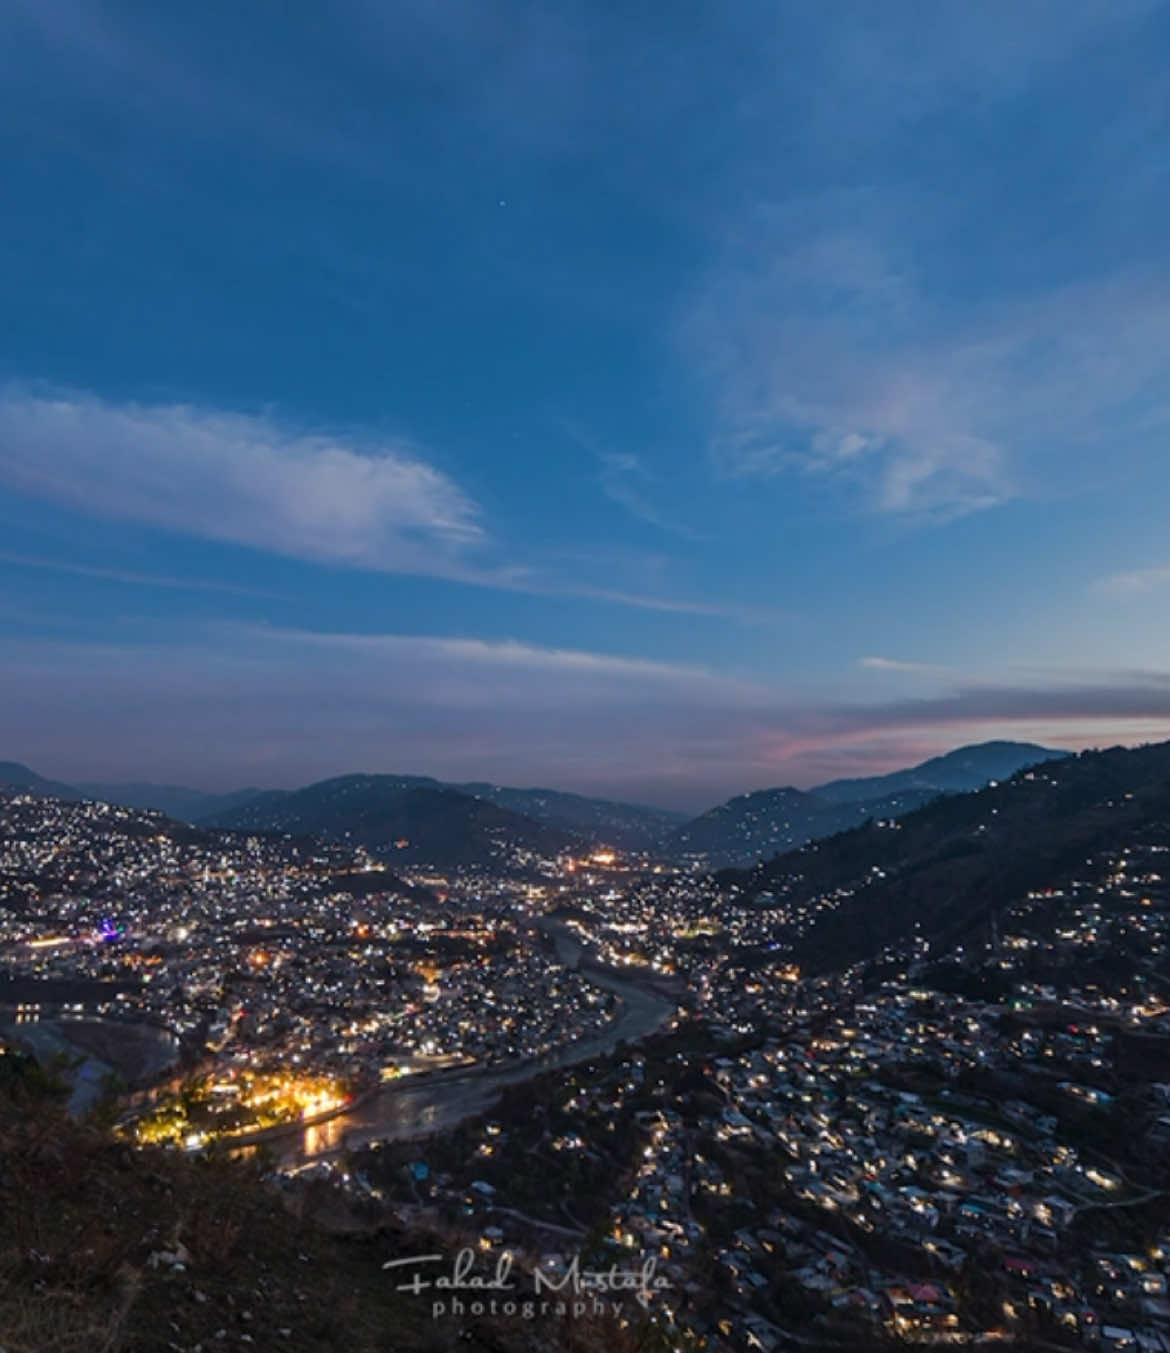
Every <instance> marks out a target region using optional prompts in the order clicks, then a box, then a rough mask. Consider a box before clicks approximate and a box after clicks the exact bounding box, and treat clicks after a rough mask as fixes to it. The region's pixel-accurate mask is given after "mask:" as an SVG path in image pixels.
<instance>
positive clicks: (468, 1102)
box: [271, 918, 676, 1168]
mask: <svg viewBox="0 0 1170 1353" xmlns="http://www.w3.org/2000/svg"><path fill="white" fill-rule="evenodd" d="M537 924H538V926H539V928H540V929H542V930H545V931H546V932H547V933H549V934H550V935H551V936H552V938H553V940H554V942H555V944H556V947H557V956H558V958H559V959H560V961H561V963H562V964H564V965H565V966H566V967H573V966H575V965H576V963H577V962H578V960H579V959H580V958H581V957H582V950H581V945H580V944H579V943H578V942H577V940H576V939H574V938H573V936H572V934H571V933H570V932H569V931H568V930H567V929H566V928H565V926H564V925H563V924H562V923H561V922H559V921H553V920H550V919H548V918H541V919H540V920H539V921H538V922H537ZM582 975H583V976H584V977H585V978H586V979H587V980H588V981H589V982H591V983H593V984H594V985H595V986H599V987H604V988H605V989H606V990H607V991H612V992H613V993H614V994H615V995H616V996H618V997H619V999H620V1000H621V1002H622V1004H621V1010H620V1013H619V1015H618V1017H617V1019H616V1020H615V1021H614V1022H613V1024H611V1025H610V1026H609V1028H607V1029H606V1030H605V1031H604V1032H603V1033H600V1034H594V1035H591V1036H588V1037H585V1038H579V1039H577V1040H575V1041H574V1042H572V1043H568V1044H566V1045H565V1046H564V1047H563V1048H560V1049H558V1050H557V1051H556V1052H553V1053H549V1054H548V1055H546V1056H544V1057H537V1058H532V1059H530V1060H528V1061H526V1062H522V1063H520V1064H518V1065H512V1066H504V1067H498V1068H495V1069H483V1070H479V1069H476V1068H469V1069H465V1070H458V1071H452V1072H434V1073H432V1074H430V1075H427V1076H425V1077H420V1078H419V1079H418V1081H417V1082H415V1083H413V1084H412V1083H411V1082H410V1080H409V1079H408V1080H405V1081H397V1082H394V1083H393V1084H391V1085H388V1086H386V1087H385V1088H384V1089H380V1090H378V1091H376V1092H375V1093H374V1094H373V1095H372V1096H371V1097H370V1098H368V1099H365V1100H363V1101H362V1102H361V1103H360V1104H358V1105H357V1106H355V1107H354V1108H353V1109H351V1110H349V1111H347V1112H345V1113H341V1114H338V1115H337V1116H336V1117H334V1118H330V1119H329V1120H328V1121H326V1122H324V1123H318V1124H316V1125H315V1126H313V1127H308V1128H305V1130H304V1131H303V1132H301V1133H299V1134H297V1135H296V1136H294V1137H289V1138H286V1139H283V1140H280V1141H279V1142H273V1143H272V1144H271V1145H272V1146H273V1147H274V1148H275V1149H276V1150H277V1151H278V1152H280V1153H281V1164H282V1165H283V1166H284V1167H285V1168H292V1167H295V1166H298V1165H304V1164H307V1163H309V1162H311V1161H313V1160H319V1159H321V1158H323V1157H327V1156H329V1155H331V1154H334V1153H336V1152H337V1151H339V1150H341V1149H342V1148H343V1147H355V1146H364V1145H366V1144H368V1143H370V1142H377V1141H402V1140H406V1139H409V1138H412V1137H426V1136H429V1135H430V1134H431V1133H432V1132H440V1131H445V1130H446V1129H449V1128H452V1127H454V1126H455V1125H456V1124H457V1123H460V1122H462V1121H463V1120H464V1119H465V1118H472V1117H474V1116H476V1115H477V1114H480V1113H484V1112H485V1111H486V1110H487V1109H489V1108H490V1107H491V1106H492V1104H493V1103H495V1101H496V1099H497V1098H498V1097H499V1094H500V1091H501V1090H503V1089H504V1088H505V1086H508V1085H519V1084H521V1083H522V1082H523V1081H526V1080H530V1079H531V1078H532V1077H533V1076H536V1075H539V1074H540V1073H541V1072H543V1071H553V1070H556V1069H557V1068H558V1067H568V1066H576V1065H578V1064H579V1063H581V1062H588V1061H589V1060H590V1059H591V1058H594V1057H601V1056H604V1055H605V1054H607V1053H610V1052H612V1051H613V1050H614V1048H616V1047H617V1045H618V1044H619V1043H621V1042H623V1041H625V1042H628V1043H633V1042H636V1041H638V1040H639V1039H642V1038H645V1037H647V1036H648V1035H649V1034H652V1033H654V1032H656V1031H657V1030H658V1029H661V1028H662V1027H663V1025H664V1024H666V1022H667V1021H668V1020H669V1019H670V1018H671V1016H672V1015H673V1014H674V1012H675V1009H676V1007H675V1005H674V1003H673V1002H671V1001H670V1000H668V999H667V998H665V997H663V996H660V995H658V994H657V993H655V992H652V991H648V990H647V989H646V988H644V987H642V986H640V985H638V983H637V982H636V981H635V980H633V979H631V978H629V977H627V976H626V975H625V974H624V973H619V972H617V971H615V970H614V969H611V968H604V967H601V966H599V965H595V964H593V963H590V965H589V967H588V968H587V969H586V970H584V971H583V973H582Z"/></svg>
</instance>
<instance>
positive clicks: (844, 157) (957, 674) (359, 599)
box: [0, 0, 1170, 807]
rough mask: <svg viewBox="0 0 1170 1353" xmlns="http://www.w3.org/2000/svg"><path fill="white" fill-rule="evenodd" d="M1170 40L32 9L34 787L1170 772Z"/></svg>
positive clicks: (14, 457) (642, 783)
mask: <svg viewBox="0 0 1170 1353" xmlns="http://www.w3.org/2000/svg"><path fill="white" fill-rule="evenodd" d="M1168 72H1170V6H1168V5H1167V4H1164V3H1152V2H1151V0H1108V3H1087V2H1086V0H1054V2H1053V3H1048V0H1029V3H1019V2H1018V0H1012V2H1011V3H999V2H998V0H987V3H983V4H980V5H972V4H969V3H966V0H932V3H929V4H926V3H910V2H909V0H887V3H884V4H882V5H880V6H877V5H872V4H869V3H860V2H858V3H852V2H850V0H840V2H839V3H834V4H832V5H816V6H812V5H806V4H803V3H801V4H798V3H779V4H777V3H768V4H763V3H755V2H754V0H743V3H738V4H733V5H726V4H716V3H710V4H708V3H703V2H702V0H696V3H692V4H686V5H682V6H674V7H650V6H633V7H631V6H600V5H596V4H594V5H588V4H584V3H581V4H577V3H569V2H568V0H565V2H564V3H557V4H551V3H550V4H535V3H523V2H521V0H516V2H515V3H506V2H504V0H501V3H495V4H487V3H483V0H427V2H426V3H422V0H418V2H417V3H415V2H413V0H403V2H402V3H397V4H393V5H386V4H377V3H373V0H337V3H335V4H333V5H331V6H329V7H328V8H327V9H316V10H315V9H314V8H313V7H310V6H291V7H290V6H286V5H279V6H278V5H275V4H269V3H264V0H257V3H255V4H251V5H248V6H237V5H227V4H220V3H215V2H214V0H212V3H208V4H206V5H202V6H198V7H195V8H193V9H190V10H189V11H188V12H182V11H180V10H179V9H177V8H176V7H174V6H152V5H147V4H138V3H133V4H132V3H118V4H108V3H107V4H102V3H97V2H96V0H94V2H93V3H85V4H83V3H80V0H16V2H15V3H13V4H10V5H8V6H7V7H6V9H5V13H4V15H3V17H2V18H0V74H2V76H3V79H2V80H0V103H2V105H3V106H2V107H0V156H2V158H3V166H2V167H3V177H4V182H5V184H6V185H7V193H6V199H7V208H6V215H5V221H4V227H3V229H2V230H0V294H2V295H3V297H4V323H3V324H2V325H0V578H2V579H3V583H4V589H3V594H2V596H0V658H2V660H3V672H2V675H0V682H2V684H3V700H2V702H0V757H11V758H15V759H20V760H24V761H27V762H28V763H30V764H32V765H33V766H34V767H35V768H37V769H38V770H40V771H41V772H42V773H44V774H50V775H54V776H59V777H62V778H66V779H68V778H87V777H88V778H94V777H104V778H151V779H166V780H180V781H185V782H188V783H194V784H197V785H202V786H205V787H208V788H226V787H230V786H233V785H237V784H240V783H263V784H281V785H289V784H295V783H298V782H303V781H305V780H308V779H311V778H316V777H319V776H324V775H329V774H334V773H340V772H344V771H348V770H356V769H364V770H388V771H401V772H418V773H429V774H435V775H439V776H443V777H454V778H472V777H474V778H489V779H495V780H498V781H503V782H508V783H552V784H555V785H558V786H562V787H566V788H575V789H580V790H584V791H587V792H605V793H610V794H620V795H623V796H626V797H634V798H639V799H646V800H653V801H659V802H663V803H669V804H674V805H678V806H683V807H702V806H706V805H707V804H709V803H711V802H713V801H715V800H717V799H719V798H722V797H724V796H726V795H727V794H729V793H733V792H739V791H742V790H743V789H748V788H755V787H760V786H763V785H770V784H779V783H789V782H791V783H796V784H798V785H808V784H812V783H815V782H816V781H818V780H821V779H826V778H829V777H830V776H833V775H837V774H845V773H856V772H866V771H870V770H874V771H877V770H883V769H887V768H889V767H891V766H894V765H899V764H904V763H905V762H907V761H909V760H915V759H918V758H919V757H921V756H926V755H929V754H932V753H934V752H936V751H939V750H943V749H945V748H947V747H950V746H953V745H956V744H957V743H959V742H963V741H973V740H979V739H982V738H985V737H992V736H1012V737H1026V738H1035V739H1038V740H1042V741H1048V742H1059V743H1061V744H1063V745H1069V746H1086V745H1099V744H1102V743H1111V742H1117V741H1139V740H1148V739H1151V738H1161V737H1166V736H1170V626H1168V623H1167V620H1166V616H1167V615H1168V614H1170V537H1168V536H1167V533H1166V530H1165V522H1166V504H1167V502H1168V501H1170V454H1168V442H1167V433H1168V430H1170V252H1168V250H1167V248H1166V240H1167V238H1170V75H1168Z"/></svg>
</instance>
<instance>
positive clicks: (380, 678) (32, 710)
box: [0, 625, 1170, 809]
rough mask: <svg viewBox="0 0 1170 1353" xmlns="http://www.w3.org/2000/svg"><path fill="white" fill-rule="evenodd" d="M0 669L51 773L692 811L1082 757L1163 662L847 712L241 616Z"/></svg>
mask: <svg viewBox="0 0 1170 1353" xmlns="http://www.w3.org/2000/svg"><path fill="white" fill-rule="evenodd" d="M4 670H5V700H4V702H3V703H2V704H0V746H3V747H4V748H5V754H6V755H9V756H16V757H18V759H21V760H24V761H26V762H28V763H30V764H32V765H34V766H36V767H37V768H38V769H40V770H41V771H42V773H49V774H53V775H56V776H58V777H59V778H63V779H66V780H67V779H69V778H70V777H71V776H72V777H74V778H102V777H111V776H113V777H121V778H131V777H137V778H151V777H153V778H158V777H159V776H160V775H163V774H165V775H167V776H170V777H177V778H179V779H183V778H187V779H191V778H194V779H195V780H197V781H198V782H201V783H204V784H208V785H212V784H214V785H217V786H221V787H226V786H228V785H230V784H231V783H233V782H237V783H245V782H248V783H255V782H257V780H259V781H261V782H268V783H273V784H292V783H297V782H298V781H299V782H304V781H306V780H310V779H314V778H319V777H322V776H324V775H329V774H338V773H342V772H344V771H350V770H356V769H365V770H385V771H403V772H407V771H416V772H420V773H429V774H434V775H438V776H440V777H442V778H450V779H480V778H482V779H492V780H497V781H502V782H505V783H507V782H513V783H516V782H524V783H537V782H544V783H553V784H556V785H560V786H563V787H566V788H577V789H582V790H596V791H598V792H602V791H604V792H608V793H623V794H626V795H634V796H636V797H640V798H644V799H645V798H648V799H650V800H654V799H658V800H661V801H663V802H673V803H679V804H686V805H688V806H692V807H694V808H696V809H698V808H701V807H705V806H709V805H710V804H712V803H714V802H717V801H718V800H719V799H721V798H724V797H726V796H727V795H729V794H732V793H738V792H742V791H744V790H745V789H750V788H758V787H763V786H765V785H778V784H786V783H795V784H799V785H810V784H815V783H818V782H819V781H821V780H824V779H830V778H834V777H836V776H839V775H848V774H854V773H868V772H871V771H879V770H886V769H892V768H893V767H895V766H898V765H907V764H910V763H912V762H914V761H917V760H921V759H922V758H923V757H925V756H928V755H931V754H934V753H937V752H941V751H944V750H947V749H948V748H950V747H954V746H956V745H958V744H959V743H962V742H971V741H977V740H981V739H983V738H991V737H1019V738H1026V739H1028V740H1033V741H1040V742H1046V743H1048V744H1049V745H1055V746H1069V747H1080V746H1086V745H1109V744H1112V743H1117V742H1122V741H1129V742H1136V741H1144V740H1154V739H1157V738H1158V737H1165V736H1168V735H1170V672H1157V671H1150V672H1138V673H1130V672H1109V671H1101V672H1097V673H1095V674H1086V675H1085V676H1084V677H1083V678H1079V679H1077V680H1073V679H1066V680H1065V681H1064V682H1063V684H1061V683H1052V682H1050V683H1047V684H1046V683H1043V682H1041V681H1039V680H1036V681H1034V682H1032V681H1031V680H1028V681H1023V680H1016V681H1000V682H996V681H994V680H990V679H989V680H988V681H986V682H984V683H982V684H978V685H976V684H974V683H972V682H970V681H965V680H955V681H953V682H949V683H947V684H946V685H945V686H944V687H943V688H942V689H940V690H937V691H932V692H931V693H929V694H928V695H926V696H924V697H919V698H908V697H906V696H904V695H901V696H899V697H898V698H897V699H894V700H884V701H883V700H869V701H866V702H862V701H859V700H853V701H847V700H844V699H836V700H830V699H828V698H824V697H821V696H818V695H817V694H816V693H813V694H805V695H801V694H799V693H797V692H795V691H793V690H790V689H785V688H784V687H783V686H778V685H777V684H776V683H774V682H772V681H767V680H753V679H750V678H746V677H739V676H736V675H733V674H729V673H725V672H720V671H718V670H713V669H710V668H706V667H702V666H698V665H693V664H687V663H672V662H662V661H655V660H652V659H647V658H644V657H641V656H639V655H636V654H628V653H603V652H597V651H590V650H584V649H582V650H577V649H568V648H555V647H549V646H542V645H539V644H533V643H526V642H521V641H517V640H509V639H500V638H484V637H477V636H469V635H439V636H433V635H419V634H395V633H375V634H363V633H326V632H318V631H311V630H295V629H288V628H270V627H265V626H255V625H252V626H246V625H231V626H224V625H211V626H206V627H204V628H201V629H200V630H198V632H195V631H192V630H191V629H190V627H187V628H186V629H185V630H184V631H182V632H178V631H176V633H175V635H174V636H173V639H172V641H171V642H169V643H168V642H163V641H162V640H161V638H160V636H159V635H158V634H157V633H153V634H152V639H151V642H149V643H141V644H132V643H127V644H112V643H110V642H108V641H106V642H102V643H93V644H86V643H82V642H77V641H72V642H54V641H49V640H8V641H6V642H5V644H4ZM78 670H84V672H85V674H86V679H85V681H84V683H81V684H80V685H79V683H78V682H77V680H76V673H77V671H78ZM229 693H230V698H227V696H228V694H229ZM176 708H181V709H182V710H183V715H184V717H183V719H182V720H176V719H175V717H174V710H175V709H176Z"/></svg>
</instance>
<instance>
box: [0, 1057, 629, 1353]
mask: <svg viewBox="0 0 1170 1353" xmlns="http://www.w3.org/2000/svg"><path fill="white" fill-rule="evenodd" d="M302 1201H303V1200H302ZM309 1210H310V1211H311V1212H312V1213H313V1215H314V1217H315V1218H316V1220H305V1219H304V1218H303V1217H297V1216H294V1215H293V1214H292V1213H291V1212H290V1211H289V1209H288V1208H287V1207H286V1206H285V1204H284V1203H283V1202H282V1199H281V1196H280V1195H279V1194H278V1193H277V1192H276V1191H275V1189H273V1188H272V1187H270V1186H268V1185H267V1184H265V1183H264V1182H263V1180H262V1178H261V1174H260V1171H259V1168H258V1167H257V1166H255V1165H247V1164H243V1163H240V1162H236V1161H231V1160H228V1159H225V1158H219V1159H207V1158H203V1157H190V1156H187V1155H184V1154H180V1153H177V1152H173V1151H171V1152H167V1151H163V1150H161V1149H159V1150H154V1151H140V1150H134V1149H131V1148H130V1147H129V1146H127V1145H125V1144H122V1143H120V1142H117V1141H115V1140H113V1139H112V1138H111V1137H110V1136H109V1135H108V1134H107V1133H105V1132H104V1131H102V1130H100V1129H99V1128H97V1127H94V1126H85V1125H80V1124H78V1123H75V1122H73V1121H72V1120H70V1119H69V1118H67V1117H66V1116H65V1115H64V1113H63V1112H62V1111H61V1110H60V1108H59V1106H58V1102H57V1096H56V1094H55V1093H54V1091H53V1088H52V1083H51V1081H50V1080H49V1079H48V1078H47V1077H46V1076H45V1075H44V1074H43V1073H41V1072H39V1071H38V1070H37V1069H36V1067H35V1064H33V1063H31V1062H28V1061H26V1060H25V1059H24V1058H23V1057H21V1056H20V1055H19V1054H15V1053H13V1052H11V1051H9V1052H6V1053H5V1052H2V1051H0V1348H3V1349H4V1350H5V1353H174V1351H175V1350H182V1351H183V1353H193V1350H196V1349H203V1350H212V1349H231V1350H236V1353H253V1351H254V1353H272V1351H273V1350H287V1353H416V1351H417V1353H445V1351H447V1350H454V1349H460V1350H467V1353H483V1350H489V1351H490V1353H531V1351H533V1350H535V1349H537V1348H541V1349H544V1350H548V1351H549V1353H599V1351H600V1350H602V1349H605V1350H606V1353H635V1349H636V1348H637V1346H638V1345H637V1344H636V1343H635V1342H634V1341H633V1340H632V1339H631V1338H628V1337H627V1335H626V1333H625V1332H624V1331H622V1330H621V1329H619V1328H618V1326H617V1324H616V1322H614V1321H613V1320H611V1319H607V1320H606V1321H592V1320H582V1321H579V1322H570V1321H559V1322H549V1323H545V1324H543V1325H540V1326H539V1327H538V1326H536V1325H533V1324H531V1323H530V1322H524V1321H517V1320H515V1319H513V1320H512V1321H510V1322H508V1321H505V1320H502V1319H491V1318H488V1317H484V1318H475V1317H466V1318H463V1319H458V1320H443V1319H440V1320H438V1321H433V1320H432V1319H431V1309H430V1303H429V1301H428V1300H427V1299H426V1298H425V1296H423V1297H419V1296H416V1295H413V1294H410V1293H399V1292H397V1291H395V1282H394V1278H393V1273H392V1272H390V1273H388V1272H386V1271H385V1270H384V1269H383V1268H382V1264H383V1262H384V1261H385V1260H386V1259H387V1258H388V1257H392V1256H393V1257H397V1256H409V1255H414V1254H424V1253H428V1252H431V1251H433V1250H434V1244H435V1242H434V1237H432V1236H426V1235H419V1234H417V1233H414V1232H406V1231H403V1230H394V1231H391V1230H387V1229H385V1228H383V1229H382V1230H380V1231H378V1232H377V1233H376V1234H370V1233H363V1232H357V1233H352V1234H349V1235H340V1234H336V1233H334V1232H331V1231H329V1230H327V1229H325V1227H324V1226H323V1225H322V1224H321V1220H322V1217H323V1216H324V1215H325V1214H326V1212H327V1200H325V1201H324V1202H322V1200H320V1199H318V1201H317V1203H316V1204H315V1205H311V1206H310V1208H309ZM335 1225H336V1221H335Z"/></svg>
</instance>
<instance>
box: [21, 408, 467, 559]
mask: <svg viewBox="0 0 1170 1353" xmlns="http://www.w3.org/2000/svg"><path fill="white" fill-rule="evenodd" d="M0 483H2V484H3V485H4V486H5V487H6V488H7V489H9V490H11V491H13V492H16V493H20V494H25V495H27V496H29V497H32V498H41V499H46V500H49V501H51V502H55V503H58V504H61V505H63V506H65V507H67V508H70V509H72V510H74V511H79V512H83V513H86V514H88V515H93V516H99V517H105V518H108V519H110V520H115V521H118V520H121V521H135V522H141V523H143V524H145V525H147V526H152V527H157V528H161V529H164V530H171V531H179V532H183V533H186V534H190V535H197V536H202V537H204V538H207V539H211V540H219V541H227V542H230V543H232V544H236V545H245V546H250V547H252V548H255V549H260V550H268V551H272V552H275V553H277V554H283V555H290V556H293V557H298V558H305V559H315V560H323V561H328V562H334V563H343V564H354V565H360V566H363V567H367V568H385V569H393V570H400V571H403V572H425V573H430V572H438V573H443V572H445V571H451V570H455V569H457V568H458V567H460V566H461V565H462V561H463V560H464V557H465V555H466V554H467V552H468V551H469V550H470V549H472V548H473V547H475V546H477V545H480V544H482V543H483V541H484V539H485V533H484V530H483V528H482V526H481V525H480V521H479V512H478V509H477V507H476V505H475V504H474V503H473V502H472V501H471V500H470V499H469V498H468V497H467V495H466V494H465V493H464V492H463V491H462V490H461V489H460V488H459V487H458V486H457V485H456V484H455V482H454V481H453V480H452V479H451V478H450V477H449V476H448V475H447V474H445V473H444V472H443V471H441V470H439V469H436V468H435V467H434V466H433V465H430V464H428V463H427V462H426V461H425V460H424V459H423V458H422V457H421V456H420V454H419V453H418V452H417V451H416V450H415V449H414V448H413V447H412V446H410V445H409V444H407V443H405V442H393V443H389V444H387V443H371V444H362V443H361V442H357V441H354V440H352V439H348V438H346V437H344V436H342V437H332V436H327V435H323V434H320V433H314V432H303V431H298V430H295V429H292V428H289V427H286V426H283V425H282V424H280V423H279V422H277V421H275V420H273V419H271V418H266V417H261V416H255V415H245V414H237V413H224V412H220V411H214V410H207V409H200V408H196V407H194V406H191V405H181V404H172V405H147V404H111V403H108V402H106V401H104V400H101V399H98V398H97V397H95V396H92V395H84V394H78V393H62V394H52V395H42V394H35V393H29V392H25V391H21V390H15V389H9V390H7V391H5V392H4V393H3V395H0Z"/></svg>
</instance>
